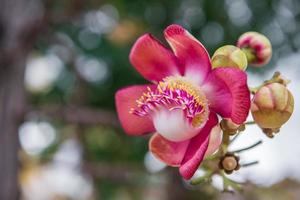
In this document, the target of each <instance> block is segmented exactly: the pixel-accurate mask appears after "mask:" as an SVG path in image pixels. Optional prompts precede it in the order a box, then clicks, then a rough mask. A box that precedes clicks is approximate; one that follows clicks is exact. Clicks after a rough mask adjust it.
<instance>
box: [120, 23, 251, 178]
mask: <svg viewBox="0 0 300 200" xmlns="http://www.w3.org/2000/svg"><path fill="white" fill-rule="evenodd" d="M164 36H165V38H166V40H167V42H168V43H169V45H170V46H171V49H172V50H173V51H171V50H169V49H168V48H166V47H165V46H163V45H162V44H161V43H160V42H159V41H158V40H156V39H155V38H154V37H153V36H152V35H150V34H145V35H143V36H141V37H140V38H139V39H138V40H137V41H136V43H135V44H134V46H133V47H132V50H131V53H130V62H131V63H132V65H133V66H134V67H135V69H136V70H137V71H138V72H139V73H140V74H141V75H142V76H143V77H144V78H145V79H147V80H148V81H150V83H149V84H146V85H134V86H130V87H126V88H123V89H120V90H119V91H117V93H116V96H115V98H116V108H117V112H118V116H119V119H120V122H121V124H122V127H123V129H124V130H125V132H126V133H127V134H129V135H135V136H138V135H143V134H146V133H154V134H153V136H152V138H151V139H150V142H149V148H150V151H151V152H152V153H153V154H154V155H155V156H156V157H157V158H159V159H160V160H162V161H163V162H165V163H166V164H167V165H169V166H176V167H179V172H180V174H181V175H182V177H183V178H185V179H190V178H191V177H192V176H193V174H194V173H195V171H196V170H197V169H198V167H199V165H200V163H201V162H202V160H203V158H204V156H205V154H206V153H208V152H209V153H212V152H213V150H216V149H217V148H218V145H220V137H216V135H212V134H213V133H217V134H219V135H220V128H218V126H219V125H218V117H217V114H219V115H220V116H221V117H223V118H228V119H231V120H232V121H233V122H234V123H236V124H242V123H243V122H244V121H245V120H246V117H247V115H248V112H249V108H250V93H249V90H248V86H247V76H246V74H245V72H243V71H241V70H239V69H237V68H230V67H224V68H222V67H218V68H216V69H212V66H211V61H210V58H209V55H208V53H207V51H206V49H205V48H204V46H203V45H202V44H201V43H200V42H199V41H197V40H196V39H195V38H194V37H193V36H192V35H191V34H190V33H189V32H188V31H186V30H185V29H184V28H182V27H181V26H179V25H170V26H169V27H167V28H166V29H165V31H164ZM210 136H211V137H210ZM210 138H211V140H210ZM208 146H210V147H209V148H208Z"/></svg>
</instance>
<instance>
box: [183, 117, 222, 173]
mask: <svg viewBox="0 0 300 200" xmlns="http://www.w3.org/2000/svg"><path fill="white" fill-rule="evenodd" d="M217 123H218V117H217V115H216V114H215V113H213V112H210V115H209V119H208V121H207V122H206V124H205V126H204V127H203V128H202V129H201V131H200V132H199V134H198V135H196V136H195V137H194V138H192V139H191V140H190V143H189V146H188V148H187V150H186V153H185V155H184V158H183V161H182V163H181V166H180V168H179V172H180V174H181V176H182V177H183V178H185V179H190V178H191V177H192V176H193V175H194V173H195V172H196V170H197V169H198V167H199V165H200V163H201V162H202V160H203V158H204V155H205V153H206V151H207V147H208V144H209V135H210V132H211V130H212V128H213V127H214V126H215V125H216V124H217Z"/></svg>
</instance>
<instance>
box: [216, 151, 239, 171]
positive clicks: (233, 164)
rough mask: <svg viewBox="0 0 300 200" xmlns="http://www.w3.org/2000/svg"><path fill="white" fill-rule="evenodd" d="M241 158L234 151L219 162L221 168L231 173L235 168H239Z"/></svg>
mask: <svg viewBox="0 0 300 200" xmlns="http://www.w3.org/2000/svg"><path fill="white" fill-rule="evenodd" d="M239 160H240V158H239V157H238V156H237V155H235V154H233V153H226V154H225V155H224V156H223V157H222V158H221V160H220V162H219V168H220V169H223V170H224V171H225V173H226V174H231V173H232V172H233V171H234V170H239V169H240V165H239Z"/></svg>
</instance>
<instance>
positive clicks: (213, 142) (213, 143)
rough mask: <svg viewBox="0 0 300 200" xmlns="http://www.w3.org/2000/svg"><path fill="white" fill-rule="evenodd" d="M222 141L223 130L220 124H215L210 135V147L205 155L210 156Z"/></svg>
mask: <svg viewBox="0 0 300 200" xmlns="http://www.w3.org/2000/svg"><path fill="white" fill-rule="evenodd" d="M221 143H222V131H221V127H220V125H219V124H217V125H216V126H214V127H213V128H212V129H211V131H210V135H209V143H208V148H207V150H206V152H205V156H204V157H206V156H209V155H211V154H213V153H215V152H216V151H217V149H218V148H219V147H220V145H221Z"/></svg>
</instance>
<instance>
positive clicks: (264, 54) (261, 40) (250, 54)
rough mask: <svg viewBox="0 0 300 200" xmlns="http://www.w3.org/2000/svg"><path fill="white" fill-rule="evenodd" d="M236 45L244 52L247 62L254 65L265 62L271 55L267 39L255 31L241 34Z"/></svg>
mask: <svg viewBox="0 0 300 200" xmlns="http://www.w3.org/2000/svg"><path fill="white" fill-rule="evenodd" d="M237 46H238V47H239V48H241V49H242V50H243V52H244V53H245V54H246V56H247V60H248V63H249V64H251V65H253V66H256V67H261V66H263V65H265V64H267V63H268V62H269V61H270V59H271V57H272V46H271V43H270V41H269V39H268V38H267V37H266V36H264V35H262V34H260V33H257V32H246V33H244V34H243V35H241V36H240V38H239V39H238V42H237Z"/></svg>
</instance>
